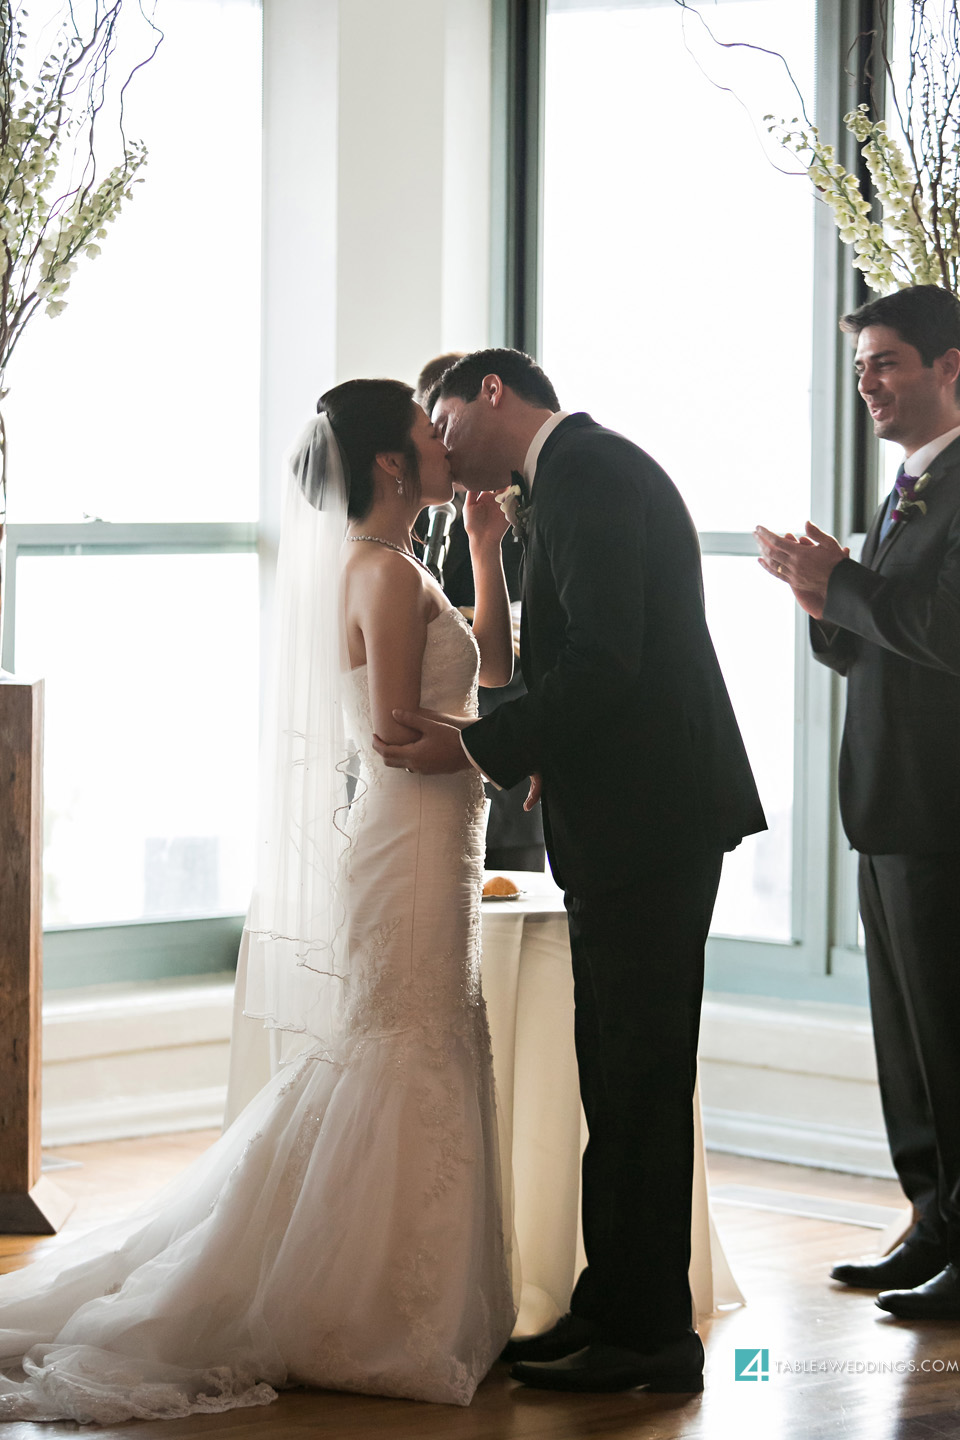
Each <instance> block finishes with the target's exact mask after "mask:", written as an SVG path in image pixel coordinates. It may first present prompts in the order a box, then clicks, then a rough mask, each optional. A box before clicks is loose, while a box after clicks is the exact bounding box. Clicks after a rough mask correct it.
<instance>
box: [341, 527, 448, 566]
mask: <svg viewBox="0 0 960 1440" xmlns="http://www.w3.org/2000/svg"><path fill="white" fill-rule="evenodd" d="M347 539H348V540H349V541H351V542H353V541H354V540H372V541H373V543H374V544H375V545H386V547H387V549H388V550H396V552H397V554H398V555H406V557H407V559H408V560H412V561H413V563H414V564H415V565H419V566H420V567H421V568H422V569H423V570H426V572H427V574H428V575H430V574H431V573H432V572H431V570H430V569H429V567H428V566H426V565H424V563H423V561H422V560H421V559H419V558H418V556H416V555H414V553H413V551H412V550H404V548H403V546H402V545H394V543H393V541H392V540H384V538H383V536H382V535H348V536H347Z"/></svg>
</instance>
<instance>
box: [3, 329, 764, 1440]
mask: <svg viewBox="0 0 960 1440" xmlns="http://www.w3.org/2000/svg"><path fill="white" fill-rule="evenodd" d="M318 408H319V412H320V413H319V414H318V416H317V417H316V419H315V420H313V421H312V422H311V424H310V425H309V426H308V427H307V429H306V430H305V432H304V433H303V435H302V436H301V437H300V439H299V441H298V443H297V445H296V447H295V449H294V451H293V454H292V456H291V463H290V466H289V473H288V479H287V493H286V497H285V504H284V511H283V524H282V531H281V543H280V553H279V559H278V569H277V595H276V601H275V612H276V617H277V640H276V650H277V653H278V663H277V670H276V675H275V677H274V680H273V683H272V686H271V697H270V709H271V720H270V722H269V725H268V740H267V743H266V746H265V757H264V762H265V763H264V766H263V775H264V782H263V796H262V801H261V812H262V813H261V839H260V846H259V853H260V865H259V872H258V879H257V886H256V891H255V894H254V898H253V900H252V903H251V908H250V913H249V916H248V921H247V925H246V927H245V932H244V940H243V945H242V947H241V957H240V967H239V969H238V975H239V974H242V975H243V977H244V978H243V981H242V983H243V985H244V987H245V988H244V995H245V1010H246V1013H248V1014H251V1015H254V1016H257V1017H259V1018H261V1019H262V1020H263V1021H264V1023H265V1024H266V1025H267V1026H269V1027H271V1028H272V1029H273V1030H274V1031H275V1032H276V1036H277V1039H278V1047H277V1048H278V1049H279V1050H280V1051H281V1053H282V1054H283V1056H284V1058H286V1059H288V1061H289V1063H287V1064H285V1065H284V1066H282V1067H281V1068H280V1069H279V1071H278V1073H277V1074H276V1075H275V1076H274V1078H273V1079H272V1080H270V1081H268V1083H267V1084H266V1085H265V1086H264V1087H263V1089H262V1090H261V1091H260V1092H259V1094H258V1095H257V1096H256V1097H255V1098H254V1099H253V1100H251V1102H250V1103H249V1104H248V1105H247V1106H246V1108H245V1109H244V1110H243V1111H242V1112H241V1114H240V1115H239V1116H238V1117H237V1118H236V1119H235V1120H234V1121H233V1123H232V1124H231V1125H230V1126H229V1127H228V1128H227V1129H226V1130H225V1131H224V1133H223V1135H222V1136H221V1138H220V1139H219V1140H218V1141H217V1142H216V1144H214V1145H213V1146H212V1147H211V1148H210V1149H209V1150H208V1151H207V1152H206V1153H205V1154H204V1155H203V1156H201V1157H200V1159H199V1160H198V1161H196V1162H195V1163H194V1165H192V1166H191V1167H190V1168H189V1169H188V1170H187V1171H186V1172H185V1173H184V1174H183V1175H181V1176H180V1177H179V1178H178V1179H177V1180H176V1181H175V1182H174V1183H173V1184H172V1185H171V1186H169V1187H168V1188H167V1189H166V1190H165V1191H163V1192H161V1194H160V1195H159V1196H157V1197H156V1198H154V1199H153V1200H151V1201H150V1202H148V1204H147V1205H145V1206H144V1207H142V1208H141V1209H140V1210H139V1211H137V1212H136V1213H135V1214H134V1215H133V1216H131V1217H130V1218H129V1219H128V1220H126V1221H124V1222H120V1223H114V1224H112V1225H111V1226H110V1227H108V1228H107V1229H104V1230H100V1231H96V1232H94V1233H92V1234H89V1235H85V1236H82V1237H81V1238H80V1239H79V1240H76V1241H73V1242H72V1243H68V1244H67V1245H65V1246H63V1247H55V1248H54V1249H52V1250H51V1251H50V1252H48V1253H47V1254H45V1255H44V1256H42V1257H41V1258H40V1259H39V1260H38V1261H36V1262H35V1263H33V1264H32V1265H29V1266H27V1267H26V1268H25V1269H23V1270H21V1271H19V1272H16V1273H14V1274H11V1275H6V1276H3V1277H0V1369H2V1371H3V1374H2V1376H0V1418H3V1419H16V1420H58V1419H70V1420H75V1421H79V1422H81V1423H89V1422H91V1421H92V1422H96V1423H101V1424H105V1423H119V1422H120V1421H122V1420H125V1419H128V1418H131V1417H135V1418H143V1419H151V1418H167V1419H169V1418H173V1417H176V1416H183V1415H189V1414H193V1413H210V1412H216V1411H225V1410H230V1409H233V1408H237V1407H246V1406H253V1405H263V1404H267V1403H269V1402H270V1401H272V1400H274V1399H276V1396H277V1391H278V1389H279V1388H281V1387H285V1386H291V1385H311V1386H318V1387H322V1388H328V1389H342V1390H352V1391H357V1392H362V1393H371V1394H377V1395H392V1396H401V1397H406V1398H410V1399H417V1400H429V1401H441V1402H446V1403H453V1404H460V1405H465V1404H468V1403H469V1402H470V1400H471V1398H472V1396H473V1393H474V1391H475V1388H476V1386H477V1384H478V1383H479V1381H480V1380H481V1379H482V1378H483V1376H484V1375H485V1374H486V1373H487V1371H488V1370H489V1369H490V1367H491V1365H492V1364H493V1362H494V1361H495V1360H496V1358H497V1357H498V1355H500V1354H503V1353H505V1354H506V1355H508V1356H510V1357H512V1358H513V1359H515V1361H516V1364H515V1366H514V1372H513V1373H514V1374H515V1375H517V1377H518V1378H519V1379H521V1380H523V1381H524V1382H525V1383H527V1384H532V1385H538V1386H547V1387H550V1388H562V1389H581V1390H615V1389H625V1388H632V1387H634V1386H638V1385H645V1386H648V1387H649V1388H651V1389H654V1390H662V1391H681V1392H682V1391H696V1390H699V1389H700V1388H702V1363H703V1352H702V1347H701V1345H700V1341H699V1338H698V1337H697V1335H696V1332H695V1330H694V1329H693V1326H692V1323H691V1318H692V1317H691V1301H690V1291H689V1287H688V1282H687V1269H688V1264H689V1259H690V1196H691V1184H692V1163H693V1115H692V1099H693V1086H694V1078H695V1069H696V1047H697V1032H698V1026H699V1014H700V1000H701V991H702V980H703V948H704V941H705V937H706V933H707V928H708V925H709V921H710V913H711V910H712V906H713V901H714V896H715V894H716V888H717V883H718V880H719V875H720V867H721V859H722V854H723V851H724V850H725V849H728V848H731V847H732V846H734V845H736V844H737V843H738V841H739V839H740V838H741V837H742V836H743V835H745V834H748V833H751V832H752V831H756V830H759V829H761V828H763V824H764V821H763V815H762V812H761V809H760V805H759V801H758V799H757V794H756V790H755V787H754V784H753V779H752V776H751V774H750V769H749V766H748V763H747V760H746V756H745V754H744V750H743V746H742V743H741V740H740V735H739V732H738V730H737V726H736V722H735V720H734V717H733V713H732V710H731V708H730V704H729V700H728V698H727V694H726V690H725V688H724V685H723V681H722V678H721V676H720V671H719V667H718V665H717V661H716V657H715V655H714V652H713V648H712V645H711V643H710V639H709V635H708V632H707V628H706V622H705V619H704V613H703V597H702V587H701V580H700V558H699V551H698V546H697V538H696V533H695V531H694V528H693V525H692V522H691V521H690V518H689V516H688V514H687V512H686V509H685V508H684V505H683V502H682V500H681V499H680V496H679V494H678V493H677V491H676V490H675V488H674V486H673V485H672V483H671V482H670V480H669V479H668V478H667V476H666V475H665V474H664V472H663V471H662V470H661V469H660V468H659V466H657V465H656V464H655V462H654V461H652V460H651V459H650V458H649V457H648V456H646V455H644V453H643V452H642V451H640V450H639V449H637V447H636V446H634V445H633V444H631V443H630V442H629V441H627V440H625V439H623V437H621V436H618V435H615V434H613V433H612V432H609V431H606V430H603V429H601V427H600V426H598V425H596V424H595V423H594V422H593V421H592V420H590V418H589V417H588V416H586V415H571V416H567V415H565V414H563V413H562V412H560V411H559V407H558V405H557V401H556V397H555V395H554V393H553V389H552V386H551V385H550V383H549V381H548V380H547V379H546V377H545V376H544V375H543V373H542V371H540V370H539V369H538V367H537V366H536V365H535V364H534V362H533V361H531V360H530V359H529V358H528V357H526V356H523V355H520V354H518V353H517V352H514V351H486V352H480V353H479V354H476V355H472V356H468V357H466V358H465V359H464V360H463V361H461V362H460V363H459V364H458V365H456V366H455V367H454V368H453V369H452V370H451V371H450V372H449V373H448V374H446V375H445V376H444V380H443V382H442V387H441V396H440V399H439V401H438V403H437V406H436V409H435V412H434V420H433V423H431V420H430V419H429V418H428V417H427V416H426V415H425V413H424V411H423V410H421V409H419V408H418V407H416V406H415V405H414V404H413V402H412V391H411V389H410V387H409V386H406V385H403V384H401V383H400V382H398V381H389V380H356V381H349V382H346V383H345V384H343V385H339V386H337V387H336V388H335V389H333V390H331V391H329V392H327V394H326V395H324V396H323V397H322V398H321V401H320V403H319V407H318ZM441 437H443V438H441ZM445 447H446V448H445ZM448 449H449V458H448V453H447V451H448ZM521 467H522V469H523V471H524V472H525V475H524V479H525V481H526V484H527V486H528V487H531V486H532V489H531V490H530V494H529V498H528V501H527V503H526V504H525V506H524V507H523V514H522V515H521V516H520V517H519V518H520V521H521V523H522V524H524V525H525V528H526V542H525V543H526V564H525V574H524V581H523V600H524V619H523V635H522V664H523V669H524V674H525V677H526V680H527V683H528V687H529V693H528V694H527V695H525V696H523V697H521V698H520V699H517V700H513V701H510V702H508V703H507V704H506V705H504V706H502V707H501V708H500V709H499V710H497V711H496V712H495V713H494V714H492V715H490V716H487V717H486V718H484V719H478V718H477V682H478V679H480V680H483V681H485V682H486V683H489V684H493V685H502V684H503V683H505V681H506V680H507V679H509V676H510V672H511V668H512V641H511V632H510V623H509V606H508V600H507V591H506V585H505V582H504V576H503V569H502V560H501V541H502V537H503V534H504V533H505V530H506V521H505V520H504V517H503V515H502V513H501V509H500V507H499V506H498V505H497V503H496V501H495V500H494V497H493V495H492V494H491V493H489V492H490V491H491V490H493V489H496V488H502V487H503V486H505V485H507V483H508V482H509V480H510V478H511V474H510V472H511V471H512V470H514V469H519V468H521ZM451 468H452V471H453V474H455V475H456V477H457V478H458V479H459V480H460V481H461V483H463V484H464V486H465V487H466V488H467V489H468V491H469V494H468V496H467V500H466V504H465V514H466V517H467V520H466V523H467V530H468V533H469V536H470V549H471V555H472V558H473V562H474V574H475V581H476V600H477V604H476V612H475V616H474V624H473V627H472V628H471V627H470V626H468V625H467V624H466V622H465V620H464V619H463V617H462V616H461V615H460V614H459V612H458V611H457V610H455V609H454V607H453V606H452V605H450V604H449V602H448V601H447V600H446V598H445V597H444V596H443V594H442V592H441V591H440V589H439V587H438V586H437V585H436V582H435V580H434V579H433V577H432V576H431V575H430V574H429V573H428V571H427V570H426V569H425V568H424V567H423V566H422V565H421V564H420V563H419V562H418V561H417V559H416V557H415V555H414V553H413V545H412V539H411V530H412V527H413V524H414V521H415V519H416V516H417V514H418V513H419V510H420V509H421V507H422V505H423V504H429V503H443V502H444V501H446V500H448V499H449V497H450V494H451V491H452V479H451ZM421 707H422V708H421ZM436 717H442V718H436ZM348 735H349V737H351V738H350V739H348ZM377 737H379V738H377ZM384 759H385V760H386V762H387V763H386V764H384V763H383V761H384ZM357 762H359V779H358V783H357V788H356V793H355V796H354V799H353V801H352V803H350V804H349V806H348V805H347V800H346V785H345V778H344V777H345V775H346V774H347V773H348V771H349V772H351V773H352V772H353V771H355V770H356V768H357ZM482 773H486V774H487V775H489V777H490V779H491V780H492V781H493V782H494V783H496V784H499V785H509V784H513V783H517V782H519V781H520V780H522V779H523V778H524V777H525V776H529V775H534V776H536V777H538V778H536V779H535V780H534V782H533V784H534V789H535V790H539V789H541V788H542V793H543V797H544V816H545V824H546V831H547V845H548V849H549V853H550V859H551V864H552V866H553V869H554V873H555V875H556V877H557V879H558V881H559V882H560V883H561V884H562V885H563V886H564V888H565V890H566V904H567V908H568V912H569V925H570V936H571V946H572V951H573V964H574V972H575V987H576V995H575V999H576V1045H577V1055H578V1063H579V1067H580V1078H581V1090H582V1095H583V1101H584V1107H585V1110H586V1114H587V1119H588V1124H589V1129H590V1140H589V1145H588V1147H587V1151H586V1155H585V1157H584V1173H583V1229H584V1241H585V1246H586V1254H587V1267H586V1269H585V1270H584V1271H583V1273H582V1274H581V1276H580V1278H579V1280H578V1282H577V1285H576V1289H575V1291H574V1295H573V1300H572V1303H571V1312H570V1314H569V1315H567V1316H565V1317H564V1318H563V1319H561V1320H560V1321H559V1322H558V1324H557V1325H555V1326H554V1327H553V1329H552V1330H551V1331H549V1332H547V1333H546V1334H545V1335H543V1336H540V1337H534V1338H532V1339H529V1340H517V1341H513V1342H510V1344H507V1341H508V1337H509V1335H510V1332H511V1329H512V1327H513V1324H514V1318H515V1310H514V1303H513V1295H512V1289H511V1275H510V1254H509V1246H508V1244H507V1243H506V1239H505V1237H506V1236H507V1235H509V1231H510V1226H509V1223H508V1222H507V1223H505V1217H504V1215H503V1209H502V1197H501V1184H500V1174H499V1148H498V1140H497V1131H496V1116H495V1105H494V1084H493V1070H492V1061H491V1052H490V1039H489V1032H488V1028H487V1022H486V1014H485V1009H484V1003H483V997H482V993H481V988H480V967H479V959H480V956H479V936H480V915H479V906H480V891H481V883H482V877H483V819H484V799H483V781H482ZM304 837H308V838H309V843H307V844H305V843H304ZM239 983H241V982H240V981H238V984H239ZM505 1345H506V1351H504V1346H505Z"/></svg>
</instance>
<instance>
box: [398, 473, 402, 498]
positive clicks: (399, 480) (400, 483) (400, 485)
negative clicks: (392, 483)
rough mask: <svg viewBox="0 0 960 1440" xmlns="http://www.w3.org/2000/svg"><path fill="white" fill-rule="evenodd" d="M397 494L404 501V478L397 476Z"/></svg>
mask: <svg viewBox="0 0 960 1440" xmlns="http://www.w3.org/2000/svg"><path fill="white" fill-rule="evenodd" d="M397 494H398V495H399V496H400V498H401V499H403V476H402V475H398V476H397Z"/></svg>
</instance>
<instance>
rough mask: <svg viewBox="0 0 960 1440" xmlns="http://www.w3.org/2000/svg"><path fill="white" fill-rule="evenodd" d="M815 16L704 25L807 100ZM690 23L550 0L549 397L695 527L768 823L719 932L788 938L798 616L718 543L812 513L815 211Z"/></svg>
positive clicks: (771, 15)
mask: <svg viewBox="0 0 960 1440" xmlns="http://www.w3.org/2000/svg"><path fill="white" fill-rule="evenodd" d="M814 11H815V4H814V0H744V3H728V4H724V5H721V6H719V7H710V19H711V23H712V25H713V26H714V29H715V33H717V34H718V38H724V39H726V38H728V37H729V38H741V37H743V36H745V35H749V36H750V38H751V40H752V41H754V43H756V44H758V45H762V46H764V47H765V48H766V49H770V50H778V51H780V52H782V53H784V54H789V55H790V56H791V58H792V64H793V68H794V73H795V75H796V77H797V80H798V82H799V84H800V86H801V88H802V89H804V90H805V91H806V92H807V93H808V94H811V93H812V91H813V48H814V29H815V15H814ZM695 25H696V22H695V20H694V19H693V18H692V17H684V16H683V15H682V14H681V13H680V12H679V11H678V8H677V6H676V4H675V3H673V0H664V3H661V4H643V5H637V4H635V3H629V0H627V3H624V4H621V5H609V4H608V5H605V6H604V7H603V8H599V7H597V6H596V5H591V4H578V3H576V0H548V4H547V23H546V55H545V100H546V118H545V125H544V221H543V362H544V366H545V368H546V370H547V373H548V374H549V375H550V376H551V377H552V378H553V380H554V383H555V384H556V385H557V387H558V389H559V392H560V395H561V397H563V396H569V397H573V398H572V400H571V402H570V403H575V404H576V406H577V408H578V409H579V408H584V409H588V410H590V411H592V412H593V413H594V414H595V415H596V416H598V417H602V419H603V422H604V423H605V424H608V425H611V426H612V427H613V428H615V429H618V430H621V431H623V432H624V433H625V434H627V435H629V436H631V437H633V438H635V439H636V440H637V441H638V442H639V443H640V444H641V445H642V446H643V447H644V448H645V449H646V450H648V451H649V452H650V453H651V454H652V455H653V456H654V457H655V458H656V459H657V460H658V461H659V462H660V463H661V464H662V465H663V466H664V467H665V469H666V470H667V471H668V473H669V474H670V475H671V476H672V477H673V479H674V480H675V481H676V483H677V485H678V486H679V488H680V491H681V493H682V494H683V496H684V498H685V499H686V501H687V504H688V506H689V508H690V510H691V512H692V514H693V517H694V520H695V522H696V524H697V527H698V529H699V530H700V531H701V533H702V534H705V535H707V536H709V539H708V540H707V541H706V543H705V545H704V549H705V551H706V553H707V554H708V556H709V557H710V562H709V563H708V565H707V567H706V580H707V601H708V616H709V620H710V624H711V628H712V630H713V633H714V637H715V640H716V643H717V646H718V649H719V650H720V651H721V654H722V656H723V659H724V670H725V673H726V676H727V682H728V685H729V686H730V689H731V691H732V692H733V694H734V703H735V704H736V707H737V711H738V714H739V715H740V717H741V721H742V723H743V725H744V728H745V730H746V731H747V732H748V733H747V737H746V738H747V743H748V747H749V749H750V754H751V759H752V761H753V764H754V767H755V769H756V771H757V777H758V781H759V783H760V788H761V792H762V797H763V801H764V806H765V809H766V811H767V815H768V819H769V822H770V829H769V831H768V832H767V833H766V834H764V835H760V836H757V837H752V838H751V839H750V840H748V841H746V842H745V843H744V845H743V846H742V847H741V848H740V851H739V852H738V853H737V855H736V856H735V857H734V858H733V860H732V862H731V863H728V865H727V867H726V870H725V875H724V881H723V888H722V892H721V895H720V899H719V902H718V907H717V912H716V916H715V922H714V923H715V927H716V928H717V929H718V930H720V931H724V932H728V933H729V932H733V933H739V934H744V935H752V936H757V937H763V938H771V939H789V938H791V936H792V933H793V929H792V923H793V922H792V914H791V866H792V850H793V847H792V805H791V801H792V794H793V769H794V754H793V725H792V712H793V671H794V663H793V647H794V632H795V619H794V614H793V607H792V605H790V604H789V603H786V602H787V599H788V597H785V596H784V595H781V594H778V593H775V592H774V593H771V592H772V591H773V590H774V587H772V586H771V585H770V583H769V581H768V580H767V578H766V577H765V576H764V575H763V574H762V572H761V571H760V570H759V568H758V567H757V566H756V565H755V564H754V563H752V562H751V561H749V560H745V559H739V558H733V556H731V555H730V553H729V552H730V549H731V544H730V542H731V540H734V541H736V542H737V545H738V548H739V546H740V545H742V543H743V542H744V541H745V540H747V538H748V536H749V532H750V531H751V530H752V528H753V526H754V525H755V524H757V523H758V521H762V522H763V523H764V524H767V525H771V526H781V527H783V528H793V527H795V526H796V525H797V524H798V523H800V522H802V519H804V518H805V517H806V515H807V514H808V513H809V503H810V502H809V491H810V443H809V436H810V375H811V313H812V284H813V216H812V209H813V202H812V200H811V198H810V194H809V190H808V188H807V187H806V186H805V185H802V184H794V185H788V184H784V183H783V178H782V176H780V175H779V174H778V172H777V171H776V170H775V169H774V168H773V166H772V165H771V164H770V162H769V160H768V159H767V156H766V155H765V153H764V150H763V148H762V147H761V145H760V144H759V143H758V142H757V137H756V134H755V132H754V129H753V127H752V125H751V120H750V116H749V113H748V112H747V111H746V110H745V109H744V108H743V107H742V106H740V105H737V104H735V103H732V102H731V96H730V93H729V91H728V90H726V89H720V88H718V86H717V85H716V84H714V83H712V81H711V79H710V78H708V73H705V69H703V68H701V64H700V63H699V61H698V58H696V57H697V56H699V54H700V52H701V51H703V50H704V49H705V48H706V62H705V66H707V67H708V66H710V65H712V66H713V68H714V69H715V70H719V69H721V68H722V65H723V62H724V61H725V56H724V53H723V52H722V51H721V50H720V49H719V48H717V49H716V50H712V49H711V48H710V45H709V42H708V43H707V46H706V47H705V46H704V44H703V43H702V36H701V35H700V34H699V33H697V34H695V35H693V36H691V35H690V34H688V30H689V29H690V27H695ZM695 42H696V50H694V43H695ZM755 68H756V69H757V71H758V72H760V77H761V78H763V77H768V75H769V69H768V66H767V65H765V64H763V63H762V58H761V57H757V63H756V66H755ZM739 78H740V80H741V82H742V83H744V84H746V83H747V82H748V81H749V79H750V66H749V63H747V64H746V65H742V66H741V67H740V72H739ZM777 88H778V90H779V88H780V87H779V81H778V86H777ZM756 89H757V85H756V83H754V84H752V85H750V86H749V93H750V95H751V97H752V95H753V93H754V92H755V91H756ZM794 103H795V102H794ZM760 113H763V112H762V111H761V112H760ZM785 274H786V275H789V276H790V284H789V285H788V286H784V283H783V280H784V275H785ZM774 316H776V319H775V321H774V319H773V317H774ZM773 329H775V331H776V335H777V336H778V337H789V339H785V338H779V339H775V338H774V336H773V334H772V333H771V331H772V330H773ZM721 557H723V558H721ZM747 617H749V621H748V620H747ZM758 617H759V623H758ZM758 654H760V655H763V656H764V657H765V659H764V663H763V664H762V665H758V664H757V663H756V660H757V655H758Z"/></svg>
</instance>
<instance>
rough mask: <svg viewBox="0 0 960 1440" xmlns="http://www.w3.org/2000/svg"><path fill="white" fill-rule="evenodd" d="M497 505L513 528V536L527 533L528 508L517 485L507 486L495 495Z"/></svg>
mask: <svg viewBox="0 0 960 1440" xmlns="http://www.w3.org/2000/svg"><path fill="white" fill-rule="evenodd" d="M497 504H498V505H499V506H500V509H501V510H502V511H503V513H504V515H505V516H506V517H507V520H508V521H509V523H510V524H511V525H512V526H513V533H514V535H519V536H521V537H522V536H524V535H525V534H526V533H527V515H528V514H529V511H530V506H529V505H525V504H524V502H523V490H522V489H521V488H520V486H519V485H508V486H507V488H506V490H500V491H498V493H497Z"/></svg>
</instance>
